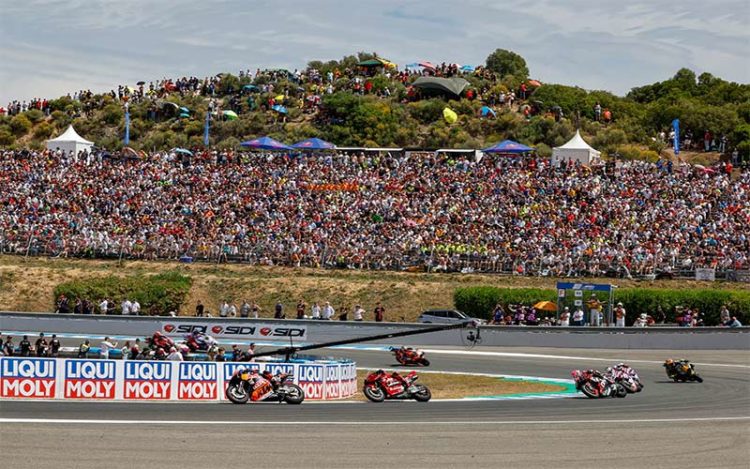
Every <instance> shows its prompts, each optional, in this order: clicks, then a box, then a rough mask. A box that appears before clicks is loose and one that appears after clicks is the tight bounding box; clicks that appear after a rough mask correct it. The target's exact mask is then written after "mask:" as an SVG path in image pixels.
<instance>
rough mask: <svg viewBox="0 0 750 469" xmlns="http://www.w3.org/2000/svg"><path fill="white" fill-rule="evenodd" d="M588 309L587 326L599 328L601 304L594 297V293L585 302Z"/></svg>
mask: <svg viewBox="0 0 750 469" xmlns="http://www.w3.org/2000/svg"><path fill="white" fill-rule="evenodd" d="M586 305H587V306H588V307H589V313H590V314H589V326H599V324H600V319H601V310H602V302H601V301H599V299H598V298H597V297H596V293H592V294H591V298H589V301H588V302H586Z"/></svg>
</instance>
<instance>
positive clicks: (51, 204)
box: [0, 150, 750, 276]
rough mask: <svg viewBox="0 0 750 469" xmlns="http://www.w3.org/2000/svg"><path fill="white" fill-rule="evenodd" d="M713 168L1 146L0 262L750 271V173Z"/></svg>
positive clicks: (567, 272) (531, 271)
mask: <svg viewBox="0 0 750 469" xmlns="http://www.w3.org/2000/svg"><path fill="white" fill-rule="evenodd" d="M717 169H718V170H717V171H715V172H714V171H707V170H699V169H696V168H695V167H693V166H689V165H675V166H672V165H671V164H669V165H662V164H658V165H657V164H651V163H646V162H623V163H621V164H618V166H617V168H616V169H614V170H613V169H612V168H611V167H606V168H605V167H593V168H589V167H586V166H581V165H577V164H570V165H563V166H562V167H559V168H555V167H552V166H551V165H550V164H549V160H547V159H536V158H508V157H490V156H486V157H484V158H483V159H481V160H480V161H474V160H473V159H467V158H465V157H456V156H452V155H445V154H437V155H436V154H435V153H431V152H422V153H419V152H414V153H394V154H382V153H381V154H376V153H369V154H365V153H361V152H360V153H356V152H355V153H352V154H347V153H343V152H339V153H335V154H334V153H332V154H327V155H317V156H303V157H293V156H290V155H286V154H267V153H266V154H263V153H248V152H241V153H237V152H231V151H229V152H217V151H206V152H204V153H198V154H196V155H195V156H194V157H189V158H188V157H185V156H184V155H178V154H175V153H170V152H156V153H152V154H149V155H147V157H146V158H142V159H117V158H108V157H107V155H106V154H102V153H98V154H93V155H77V156H72V155H64V154H62V153H61V152H54V151H44V152H36V151H29V150H23V151H5V152H2V153H1V154H0V205H2V207H3V208H2V211H0V249H1V250H2V251H3V252H14V253H27V252H28V253H30V254H36V253H40V254H42V253H43V254H48V255H55V256H119V255H122V256H126V257H135V258H146V259H153V258H173V259H176V258H182V259H183V260H188V259H196V260H203V259H212V260H227V261H232V260H235V261H244V262H251V263H257V264H265V265H304V266H326V267H334V266H335V267H344V268H368V269H429V270H432V271H460V270H463V271H467V270H468V271H471V270H476V271H505V272H513V273H516V274H522V275H559V276H578V275H591V276H599V275H606V274H611V273H612V272H619V273H620V274H622V275H626V276H630V275H632V276H636V275H652V274H656V273H670V272H675V271H679V270H692V269H693V268H695V267H714V268H716V269H717V270H718V271H722V270H733V269H747V268H748V267H750V257H749V256H750V238H748V237H749V236H750V205H749V204H748V203H747V201H748V197H749V196H750V171H748V170H743V171H741V172H740V173H739V176H737V174H735V175H734V177H732V176H731V175H730V174H729V173H731V172H732V169H731V168H730V167H729V165H725V166H721V167H719V168H717ZM735 173H736V170H735Z"/></svg>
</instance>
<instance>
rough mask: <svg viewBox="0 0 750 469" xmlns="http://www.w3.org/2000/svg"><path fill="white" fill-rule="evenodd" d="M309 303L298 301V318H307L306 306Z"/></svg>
mask: <svg viewBox="0 0 750 469" xmlns="http://www.w3.org/2000/svg"><path fill="white" fill-rule="evenodd" d="M306 307H307V305H306V304H305V302H304V301H303V300H299V301H298V302H297V319H305V308H306Z"/></svg>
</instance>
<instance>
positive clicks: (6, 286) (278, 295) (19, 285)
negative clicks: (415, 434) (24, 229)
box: [0, 256, 750, 321]
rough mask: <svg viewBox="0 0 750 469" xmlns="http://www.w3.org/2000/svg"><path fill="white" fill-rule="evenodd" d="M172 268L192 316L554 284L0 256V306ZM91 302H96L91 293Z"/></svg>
mask: <svg viewBox="0 0 750 469" xmlns="http://www.w3.org/2000/svg"><path fill="white" fill-rule="evenodd" d="M170 271H178V272H180V273H182V274H184V275H187V276H189V277H190V278H191V279H192V283H191V286H190V290H189V292H188V294H187V300H186V301H185V303H184V304H183V306H182V308H181V310H180V313H181V314H193V312H194V310H195V304H196V303H197V301H198V300H200V301H202V302H203V304H204V305H206V308H207V309H208V310H210V311H212V312H213V313H216V312H217V310H218V305H219V304H220V303H221V302H222V301H223V300H225V299H226V300H230V301H235V302H237V306H238V307H239V304H240V303H241V302H242V300H244V299H247V300H249V301H256V302H258V304H259V305H260V306H261V308H263V312H262V316H264V317H270V316H272V315H273V306H274V305H275V304H276V302H279V301H280V302H282V303H283V304H284V306H285V309H286V312H287V315H288V316H289V315H293V314H294V305H295V304H296V303H297V301H299V300H300V299H303V300H304V301H305V302H306V303H307V304H308V305H309V304H312V303H313V302H314V301H318V302H325V301H330V302H331V304H332V305H333V306H334V308H336V310H337V311H339V310H340V308H341V306H343V305H347V306H348V307H349V308H350V310H351V309H352V308H353V306H354V305H355V304H361V305H362V306H363V307H364V308H365V310H366V311H367V316H366V317H367V318H368V319H372V310H373V308H374V305H375V302H377V301H381V302H382V303H383V305H384V306H385V308H386V310H387V317H388V319H389V320H394V321H399V320H402V319H403V320H414V319H416V317H417V316H418V315H419V313H420V312H421V311H423V310H425V309H428V308H445V307H452V306H453V292H454V290H455V289H456V288H457V287H465V286H472V285H492V286H497V287H511V288H520V287H537V288H554V286H555V279H548V278H530V277H515V276H513V277H511V276H499V275H481V274H424V273H405V272H370V271H352V270H321V269H293V268H283V267H257V266H247V265H239V264H221V265H216V264H180V263H176V262H141V261H138V262H124V263H123V264H122V265H118V263H117V262H116V261H91V260H68V259H46V258H29V259H28V260H27V261H26V260H24V259H23V258H22V257H16V256H0V310H10V311H51V310H52V309H53V305H54V295H53V291H54V289H55V287H56V286H57V285H59V284H61V283H63V282H69V281H73V280H77V281H84V282H85V281H86V279H94V278H101V277H106V276H109V275H115V276H121V277H126V276H133V275H149V274H160V273H166V272H170ZM606 281H608V282H611V283H614V284H616V285H618V286H620V287H632V286H636V285H637V286H643V287H651V288H677V289H682V288H685V289H692V288H701V287H703V288H721V289H725V288H726V289H740V290H747V291H750V285H748V284H732V283H724V282H722V283H712V282H685V281H682V280H681V281H668V280H661V281H653V282H636V281H629V280H611V279H607V280H606ZM91 300H95V301H96V302H98V300H101V299H100V298H92V299H91Z"/></svg>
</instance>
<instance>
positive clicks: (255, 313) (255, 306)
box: [250, 302, 260, 319]
mask: <svg viewBox="0 0 750 469" xmlns="http://www.w3.org/2000/svg"><path fill="white" fill-rule="evenodd" d="M250 311H251V312H252V313H253V319H258V313H260V306H258V303H255V302H253V307H252V308H250Z"/></svg>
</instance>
